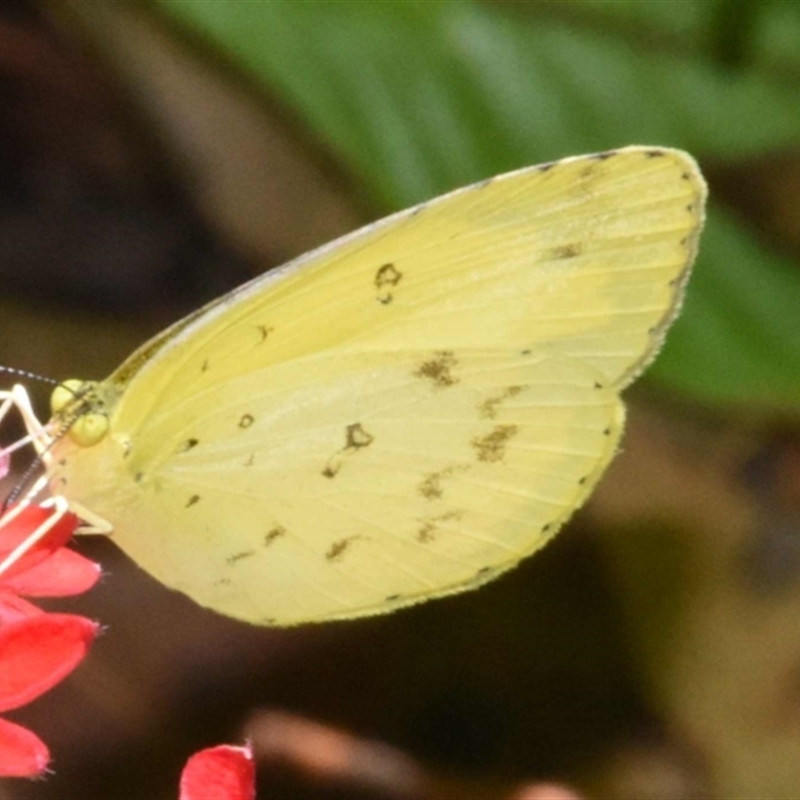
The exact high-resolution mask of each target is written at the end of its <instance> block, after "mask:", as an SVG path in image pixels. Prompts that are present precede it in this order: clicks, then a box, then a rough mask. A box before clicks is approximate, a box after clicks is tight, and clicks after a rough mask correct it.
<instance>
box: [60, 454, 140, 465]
mask: <svg viewBox="0 0 800 800" xmlns="http://www.w3.org/2000/svg"><path fill="white" fill-rule="evenodd" d="M126 455H127V454H126ZM58 466H59V467H66V466H67V459H66V458H62V459H61V460H60V461H59V462H58Z"/></svg>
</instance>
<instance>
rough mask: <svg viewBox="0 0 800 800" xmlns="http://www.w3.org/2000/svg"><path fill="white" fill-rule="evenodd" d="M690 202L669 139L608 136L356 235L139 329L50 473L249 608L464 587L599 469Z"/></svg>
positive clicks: (336, 605) (356, 602)
mask: <svg viewBox="0 0 800 800" xmlns="http://www.w3.org/2000/svg"><path fill="white" fill-rule="evenodd" d="M703 201H704V187H703V183H702V179H701V178H700V176H699V173H698V172H697V170H696V167H695V165H694V163H693V162H692V161H691V160H690V159H689V158H688V157H687V156H685V155H683V154H680V153H677V152H675V151H668V150H656V149H652V148H651V149H646V148H629V149H625V150H621V151H616V152H614V153H610V154H603V155H600V156H589V157H582V158H577V159H569V160H566V161H563V162H557V163H556V164H554V165H545V166H543V167H534V168H530V169H528V170H522V171H520V172H518V173H512V174H510V175H507V176H500V177H498V178H496V179H493V180H491V181H487V182H484V183H483V184H479V185H476V186H475V187H469V188H467V189H464V190H460V191H458V192H455V193H452V194H450V195H447V196H445V197H443V198H439V199H438V200H435V201H432V202H430V203H428V204H424V205H422V206H419V207H417V208H416V209H411V210H409V211H407V212H403V213H401V214H399V215H395V216H394V217H390V218H388V219H387V220H384V221H383V222H381V223H377V224H375V225H373V226H369V227H367V228H365V229H363V230H362V231H359V232H357V233H355V234H353V235H351V236H349V237H345V239H343V240H339V241H338V242H335V243H333V244H332V245H329V246H327V247H325V248H322V249H320V250H318V251H315V252H314V253H311V254H309V255H308V256H306V257H303V258H301V259H299V260H298V261H296V262H293V263H292V264H290V265H288V266H287V267H286V268H284V269H283V270H281V271H279V272H277V273H275V274H271V275H268V276H265V277H262V278H259V279H257V280H256V281H253V282H251V283H250V284H248V285H246V286H245V287H243V288H242V289H240V290H237V291H235V292H233V293H232V294H231V295H228V296H227V297H225V298H222V299H221V300H219V301H217V302H216V303H214V304H211V305H210V306H208V307H206V308H205V309H202V310H201V311H200V312H198V313H196V314H195V315H192V317H191V318H189V319H188V320H187V321H184V322H182V323H178V324H177V325H176V326H174V327H173V328H172V329H169V330H168V331H167V332H165V334H162V336H161V337H157V339H155V340H153V341H152V342H149V343H147V344H146V345H144V346H143V348H141V349H140V350H139V351H137V353H135V354H134V355H133V356H131V358H130V359H129V360H128V361H127V362H126V363H125V364H123V365H122V367H120V369H119V370H118V371H117V372H116V373H115V374H114V375H112V376H111V378H110V379H109V381H108V382H107V383H106V384H103V385H101V387H100V390H99V392H98V396H99V397H101V399H103V398H105V401H106V403H107V406H108V409H107V410H108V413H109V420H110V432H109V434H108V435H107V436H106V437H105V438H104V439H103V440H102V441H100V442H99V443H98V444H97V445H95V446H94V447H90V448H81V447H78V446H77V445H75V444H73V443H72V442H70V441H69V440H68V439H63V440H61V441H60V442H58V443H57V445H56V447H55V450H56V452H55V454H54V456H55V462H56V463H58V462H59V461H61V462H63V463H62V464H61V465H59V466H56V467H54V468H53V469H52V481H53V485H54V486H55V487H56V488H57V490H58V491H60V492H63V493H66V494H67V495H68V496H69V497H71V498H74V499H75V500H76V501H79V502H81V503H82V504H83V505H85V506H86V507H88V508H90V509H91V510H92V511H94V512H95V513H97V514H99V515H101V516H103V517H105V518H107V519H109V520H110V521H111V522H112V523H113V525H114V529H115V531H114V539H115V541H117V542H118V543H119V544H120V545H121V546H122V547H123V548H124V549H125V550H127V551H128V552H129V553H130V554H131V555H132V556H133V557H134V558H135V559H136V560H137V561H138V562H139V563H140V564H141V565H142V566H143V567H144V568H145V569H147V570H148V571H150V572H151V573H152V574H153V575H155V576H156V577H157V578H159V579H160V580H162V581H163V582H164V583H166V584H168V585H170V586H173V587H175V588H177V589H181V590H182V591H185V592H186V593H187V594H189V595H190V596H192V597H193V598H194V599H196V600H197V601H198V602H200V603H201V604H203V605H207V606H210V607H212V608H215V609H216V610H218V611H222V612H224V613H228V614H231V615H233V616H236V617H240V618H243V619H247V620H249V621H253V622H262V623H271V624H294V623H298V622H305V621H319V620H324V619H332V618H342V617H353V616H360V615H364V614H371V613H379V612H383V611H387V610H390V609H392V608H396V607H399V606H402V605H408V604H411V603H414V602H419V601H420V600H424V599H428V598H430V597H434V596H438V595H443V594H448V593H452V592H455V591H460V590H463V589H466V588H470V587H471V586H474V585H478V584H480V583H482V582H484V581H486V580H489V579H490V578H491V577H493V576H495V575H496V574H499V573H500V572H502V571H504V570H505V569H508V568H510V567H511V566H513V565H514V564H516V563H517V562H518V561H519V560H520V559H521V558H522V557H524V556H525V555H527V554H529V553H531V552H533V551H534V550H536V549H537V548H538V547H540V546H541V545H542V544H543V543H544V542H545V541H547V540H548V539H549V538H550V537H551V536H552V535H553V534H554V533H555V531H556V530H557V529H558V527H559V526H560V524H561V523H562V522H563V521H564V520H565V519H566V518H567V517H568V516H569V515H570V514H571V512H572V511H573V510H574V508H576V507H577V506H578V505H580V503H581V502H583V500H584V499H585V497H586V496H587V494H588V493H589V492H590V491H591V489H592V488H593V486H594V485H595V484H596V482H597V481H598V480H599V477H600V475H601V473H602V471H603V469H604V468H605V466H606V465H607V463H608V461H609V460H610V458H611V457H612V456H613V453H614V452H615V449H616V446H617V442H618V440H619V436H620V435H621V430H622V423H623V417H624V411H623V407H622V403H621V400H620V398H619V392H620V390H621V389H622V388H624V386H625V385H627V383H628V382H629V381H630V380H631V379H632V377H634V376H635V374H636V373H637V372H638V371H640V370H641V368H642V367H643V366H644V365H646V364H647V362H648V361H649V360H650V359H651V358H652V357H653V355H654V354H655V352H656V350H657V349H658V347H659V345H660V342H661V339H662V338H663V335H664V330H665V328H666V326H667V325H668V323H669V322H670V321H671V319H672V317H673V316H674V315H675V313H676V311H677V309H678V307H679V304H680V300H681V297H682V291H683V284H684V283H685V280H686V277H687V275H688V268H689V266H690V264H691V260H692V258H693V256H694V252H695V249H696V240H697V236H698V234H699V228H700V225H701V222H702V206H703ZM118 397H119V399H117V398H118Z"/></svg>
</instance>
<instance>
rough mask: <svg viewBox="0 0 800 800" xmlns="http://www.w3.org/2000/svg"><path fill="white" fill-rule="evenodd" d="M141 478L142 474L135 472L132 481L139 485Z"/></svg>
mask: <svg viewBox="0 0 800 800" xmlns="http://www.w3.org/2000/svg"><path fill="white" fill-rule="evenodd" d="M142 478H144V473H142V472H137V473H136V474H135V475H134V476H133V480H134V481H135V482H136V483H141V482H142Z"/></svg>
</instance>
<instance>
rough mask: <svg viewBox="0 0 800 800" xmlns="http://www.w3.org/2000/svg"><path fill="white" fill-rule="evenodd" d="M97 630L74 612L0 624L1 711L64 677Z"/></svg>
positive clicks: (33, 696)
mask: <svg viewBox="0 0 800 800" xmlns="http://www.w3.org/2000/svg"><path fill="white" fill-rule="evenodd" d="M97 631H98V626H97V625H96V624H95V623H94V622H92V621H91V620H90V619H86V618H85V617H79V616H77V615H75V614H39V615H37V616H32V617H27V618H26V619H21V620H18V621H17V622H10V623H8V624H7V625H3V626H0V711H6V710H8V709H9V708H18V707H19V706H22V705H25V703H30V702H31V700H34V699H35V698H37V697H38V696H39V695H40V694H43V693H44V692H46V691H47V690H48V689H50V688H52V687H53V686H55V685H56V684H57V683H58V682H59V681H60V680H62V679H63V678H64V677H66V676H67V675H68V674H69V673H70V672H72V670H73V669H75V667H76V666H77V665H78V664H79V663H80V661H81V660H82V659H83V657H84V656H85V655H86V653H87V652H88V651H89V646H90V645H91V643H92V641H94V637H95V636H96V635H97Z"/></svg>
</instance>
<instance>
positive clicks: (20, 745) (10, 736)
mask: <svg viewBox="0 0 800 800" xmlns="http://www.w3.org/2000/svg"><path fill="white" fill-rule="evenodd" d="M49 760H50V753H49V751H48V749H47V745H45V743H44V742H43V741H42V740H41V739H40V738H39V737H38V736H36V735H35V734H33V733H31V732H30V731H29V730H28V729H27V728H23V727H22V726H20V725H15V724H14V723H13V722H8V721H7V720H5V719H0V777H3V778H35V777H36V776H37V775H41V774H42V772H44V769H45V767H46V766H47V762H48V761H49Z"/></svg>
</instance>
